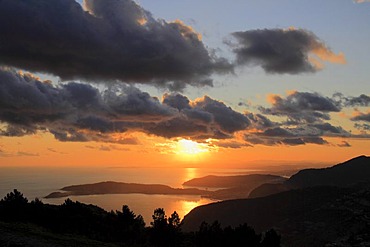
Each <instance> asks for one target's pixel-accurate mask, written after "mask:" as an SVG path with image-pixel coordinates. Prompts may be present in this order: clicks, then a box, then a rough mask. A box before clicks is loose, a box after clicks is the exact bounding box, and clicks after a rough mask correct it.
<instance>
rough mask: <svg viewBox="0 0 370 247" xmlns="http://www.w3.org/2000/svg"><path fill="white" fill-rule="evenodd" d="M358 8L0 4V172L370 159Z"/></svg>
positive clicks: (122, 0)
mask: <svg viewBox="0 0 370 247" xmlns="http://www.w3.org/2000/svg"><path fill="white" fill-rule="evenodd" d="M369 23H370V2H369V1H366V0H365V1H360V0H357V1H353V0H327V1H318V0H309V1H308V0H301V1H292V0H279V1H272V0H270V1H267V0H259V1H257V0H256V1H254V0H248V1H245V0H243V1H241V0H235V1H232V3H231V2H230V1H224V0H223V1H221V0H218V1H216V0H212V1H211V0H203V1H193V0H189V1H169V0H158V1H149V0H137V1H130V0H85V1H74V0H53V1H50V0H27V1H25V0H2V1H0V37H1V38H0V166H49V165H53V166H77V165H83V166H102V165H104V166H133V167H142V166H146V167H151V166H156V167H162V166H163V167H167V166H175V167H177V166H179V167H249V166H253V165H256V164H268V165H271V164H303V163H317V164H318V163H320V164H321V163H338V162H342V161H345V160H346V159H350V158H352V157H355V156H358V155H370V153H369V148H368V147H369V144H370V142H369V141H370V108H369V105H370V94H369V93H370V81H369V79H370V65H369V56H370V29H369V28H368V26H369Z"/></svg>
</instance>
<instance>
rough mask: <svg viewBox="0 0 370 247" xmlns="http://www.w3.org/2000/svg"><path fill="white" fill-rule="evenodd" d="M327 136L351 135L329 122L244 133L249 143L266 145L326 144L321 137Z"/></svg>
mask: <svg viewBox="0 0 370 247" xmlns="http://www.w3.org/2000/svg"><path fill="white" fill-rule="evenodd" d="M329 136H331V137H332V136H340V137H350V136H351V135H350V133H348V132H347V131H345V130H343V129H342V128H341V127H339V126H338V127H335V126H332V125H330V124H329V123H324V124H316V125H305V124H302V125H299V126H297V127H295V128H285V127H273V128H268V129H266V130H264V131H263V132H255V133H247V134H245V135H244V140H245V141H247V142H248V143H250V144H261V145H268V146H274V145H288V146H295V145H305V144H317V145H326V144H329V143H328V142H327V141H326V140H325V139H323V137H329Z"/></svg>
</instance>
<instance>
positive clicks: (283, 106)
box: [259, 92, 341, 124]
mask: <svg viewBox="0 0 370 247" xmlns="http://www.w3.org/2000/svg"><path fill="white" fill-rule="evenodd" d="M269 101H270V103H271V104H272V107H270V108H265V107H259V110H260V111H261V112H262V113H263V114H268V115H275V116H286V117H287V118H288V120H287V123H290V124H297V123H315V122H322V121H324V120H330V116H329V114H328V113H330V112H339V111H340V110H341V108H340V107H339V106H337V105H336V102H335V101H334V100H332V99H330V98H328V97H324V96H321V95H320V94H318V93H308V92H292V93H290V94H289V95H288V96H287V97H286V98H282V97H281V96H279V95H271V96H270V97H269Z"/></svg>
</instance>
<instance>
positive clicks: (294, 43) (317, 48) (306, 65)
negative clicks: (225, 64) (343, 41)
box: [231, 29, 345, 74]
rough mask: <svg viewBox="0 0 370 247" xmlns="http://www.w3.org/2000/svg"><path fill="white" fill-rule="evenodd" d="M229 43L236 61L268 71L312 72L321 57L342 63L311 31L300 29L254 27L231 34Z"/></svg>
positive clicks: (320, 66)
mask: <svg viewBox="0 0 370 247" xmlns="http://www.w3.org/2000/svg"><path fill="white" fill-rule="evenodd" d="M232 35H233V36H234V37H235V38H236V40H237V44H231V46H232V47H233V51H234V53H235V54H236V59H237V60H236V63H237V64H238V65H258V66H262V68H263V69H264V70H265V71H266V72H268V73H279V74H282V73H289V74H298V73H301V72H315V71H317V70H320V69H321V68H322V67H323V64H322V61H329V62H332V63H345V58H344V55H343V54H342V53H340V54H339V55H336V54H334V53H333V52H332V51H331V50H330V49H329V48H328V47H327V46H326V45H325V44H324V43H323V42H322V41H321V40H320V39H319V38H318V37H317V36H316V35H315V34H314V33H312V32H310V31H307V30H303V29H288V30H286V29H258V30H250V31H245V32H235V33H233V34H232Z"/></svg>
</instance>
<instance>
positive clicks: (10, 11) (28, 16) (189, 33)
mask: <svg viewBox="0 0 370 247" xmlns="http://www.w3.org/2000/svg"><path fill="white" fill-rule="evenodd" d="M85 10H86V11H84V10H83V9H82V7H81V5H79V4H78V3H77V2H75V1H74V0H53V1H50V0H27V1H25V0H2V1H0V35H1V39H0V57H1V59H0V63H1V64H3V65H10V66H14V67H18V68H24V69H27V70H29V71H34V72H44V73H51V74H54V75H57V76H59V77H60V78H62V79H63V80H71V79H86V80H89V81H96V82H98V81H99V82H105V81H115V80H121V81H124V82H139V83H154V84H158V85H162V86H166V85H167V86H170V87H172V88H173V89H181V88H184V87H185V86H186V85H187V84H191V85H196V86H203V85H211V84H212V81H211V80H210V79H209V76H210V75H211V74H212V73H214V72H222V73H223V72H230V71H231V70H232V66H231V65H230V64H229V63H228V62H227V61H226V60H225V59H221V58H217V57H215V56H214V55H212V53H211V52H209V51H208V50H207V49H206V48H205V46H204V44H203V43H202V41H201V39H200V37H199V35H198V34H197V33H195V32H194V31H193V29H192V28H191V27H189V26H186V25H185V24H184V23H182V22H181V21H175V22H166V21H164V20H157V19H154V18H153V17H152V15H151V13H149V12H148V11H146V10H144V9H143V8H142V7H140V6H139V5H138V4H136V3H135V2H134V1H132V0H119V1H117V0H85Z"/></svg>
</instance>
